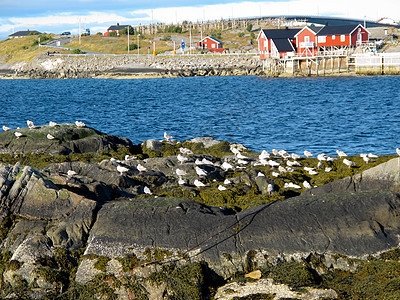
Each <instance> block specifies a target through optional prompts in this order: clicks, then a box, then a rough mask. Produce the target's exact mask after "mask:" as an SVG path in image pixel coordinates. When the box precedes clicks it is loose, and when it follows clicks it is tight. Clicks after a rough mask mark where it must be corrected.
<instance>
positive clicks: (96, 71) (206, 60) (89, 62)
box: [0, 54, 263, 79]
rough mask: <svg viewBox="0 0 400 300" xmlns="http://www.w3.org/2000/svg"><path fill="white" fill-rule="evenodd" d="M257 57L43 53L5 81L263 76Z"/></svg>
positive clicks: (6, 72) (22, 64) (10, 69)
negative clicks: (25, 79) (28, 79)
mask: <svg viewBox="0 0 400 300" xmlns="http://www.w3.org/2000/svg"><path fill="white" fill-rule="evenodd" d="M261 74H263V73H262V65H261V62H260V60H259V59H258V57H257V56H235V55H232V56H209V57H200V56H199V57H185V56H174V57H163V56H156V57H153V56H148V57H147V56H146V57H143V56H140V57H137V56H134V55H131V56H127V55H116V56H101V55H97V56H95V55H91V56H79V55H75V56H73V55H47V54H42V55H40V56H38V57H36V58H35V59H34V60H33V61H32V62H30V63H25V62H19V63H15V64H14V65H12V66H8V67H7V69H6V70H3V72H2V75H0V76H2V78H54V79H61V78H97V77H100V78H104V77H111V78H117V77H126V76H131V77H187V76H228V75H261Z"/></svg>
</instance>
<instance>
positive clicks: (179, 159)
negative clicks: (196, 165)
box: [176, 154, 188, 164]
mask: <svg viewBox="0 0 400 300" xmlns="http://www.w3.org/2000/svg"><path fill="white" fill-rule="evenodd" d="M176 158H177V159H178V161H179V162H180V163H181V164H183V163H184V162H185V161H187V160H188V158H187V157H185V156H183V155H181V154H178V155H177V156H176Z"/></svg>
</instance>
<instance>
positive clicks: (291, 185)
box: [284, 182, 301, 189]
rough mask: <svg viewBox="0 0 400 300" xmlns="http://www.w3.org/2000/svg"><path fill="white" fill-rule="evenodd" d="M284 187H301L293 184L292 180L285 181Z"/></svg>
mask: <svg viewBox="0 0 400 300" xmlns="http://www.w3.org/2000/svg"><path fill="white" fill-rule="evenodd" d="M284 188H294V189H301V186H299V185H298V184H294V183H293V182H289V183H287V182H285V184H284Z"/></svg>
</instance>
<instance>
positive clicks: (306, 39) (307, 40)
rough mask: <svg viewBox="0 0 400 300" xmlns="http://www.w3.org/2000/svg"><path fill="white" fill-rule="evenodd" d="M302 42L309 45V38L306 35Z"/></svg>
mask: <svg viewBox="0 0 400 300" xmlns="http://www.w3.org/2000/svg"><path fill="white" fill-rule="evenodd" d="M304 42H306V43H309V42H310V37H309V36H308V35H306V36H304Z"/></svg>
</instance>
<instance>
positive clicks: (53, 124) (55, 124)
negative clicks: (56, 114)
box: [49, 121, 57, 127]
mask: <svg viewBox="0 0 400 300" xmlns="http://www.w3.org/2000/svg"><path fill="white" fill-rule="evenodd" d="M49 126H51V127H54V126H57V123H56V122H53V121H50V122H49Z"/></svg>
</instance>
